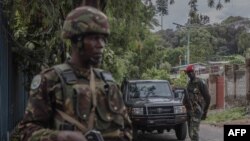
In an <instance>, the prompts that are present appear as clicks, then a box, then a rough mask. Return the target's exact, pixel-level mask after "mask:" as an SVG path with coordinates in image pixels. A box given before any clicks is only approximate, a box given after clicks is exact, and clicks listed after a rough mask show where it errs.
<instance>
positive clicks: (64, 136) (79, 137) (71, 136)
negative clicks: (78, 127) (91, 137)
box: [57, 131, 87, 141]
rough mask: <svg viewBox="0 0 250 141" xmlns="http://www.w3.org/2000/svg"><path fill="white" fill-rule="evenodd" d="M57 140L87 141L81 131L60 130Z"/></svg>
mask: <svg viewBox="0 0 250 141" xmlns="http://www.w3.org/2000/svg"><path fill="white" fill-rule="evenodd" d="M57 141H87V139H86V138H85V137H84V136H83V134H82V133H81V132H76V131H60V132H59V133H58V135H57Z"/></svg>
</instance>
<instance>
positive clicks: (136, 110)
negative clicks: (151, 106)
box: [132, 108, 143, 115]
mask: <svg viewBox="0 0 250 141" xmlns="http://www.w3.org/2000/svg"><path fill="white" fill-rule="evenodd" d="M132 114H133V115H143V108H133V109H132Z"/></svg>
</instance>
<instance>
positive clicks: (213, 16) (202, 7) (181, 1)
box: [154, 0, 250, 31]
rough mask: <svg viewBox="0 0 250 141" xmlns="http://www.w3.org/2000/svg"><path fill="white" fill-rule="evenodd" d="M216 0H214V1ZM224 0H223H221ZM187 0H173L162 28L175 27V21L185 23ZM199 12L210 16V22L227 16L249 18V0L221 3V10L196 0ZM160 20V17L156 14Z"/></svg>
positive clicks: (205, 0)
mask: <svg viewBox="0 0 250 141" xmlns="http://www.w3.org/2000/svg"><path fill="white" fill-rule="evenodd" d="M216 1H217V0H215V2H216ZM222 1H224V0H222ZM188 2H189V0H175V4H174V5H170V6H169V15H167V16H164V17H163V29H167V28H172V29H174V28H175V25H174V24H173V22H175V23H179V24H185V23H186V22H187V17H188V12H189V5H188ZM197 4H198V10H199V13H201V14H204V15H208V16H209V17H210V23H211V24H212V23H220V22H221V21H222V20H224V19H226V18H227V17H228V16H242V17H246V18H250V0H231V2H230V3H223V6H224V7H223V8H222V10H216V9H215V8H209V7H208V6H207V0H198V3H197ZM157 19H159V23H161V21H160V17H159V16H157ZM160 29H161V27H156V28H155V30H154V31H157V30H160Z"/></svg>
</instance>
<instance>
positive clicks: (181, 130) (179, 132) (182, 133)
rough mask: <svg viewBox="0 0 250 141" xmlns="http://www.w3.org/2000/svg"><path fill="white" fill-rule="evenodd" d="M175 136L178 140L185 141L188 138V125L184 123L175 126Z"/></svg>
mask: <svg viewBox="0 0 250 141" xmlns="http://www.w3.org/2000/svg"><path fill="white" fill-rule="evenodd" d="M175 135H176V137H177V139H178V140H185V138H186V136H187V124H186V122H185V123H182V124H178V125H176V126H175Z"/></svg>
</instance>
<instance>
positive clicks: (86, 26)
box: [61, 6, 110, 39]
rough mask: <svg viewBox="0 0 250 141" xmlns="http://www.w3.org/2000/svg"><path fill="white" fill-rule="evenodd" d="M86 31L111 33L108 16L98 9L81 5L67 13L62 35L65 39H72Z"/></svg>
mask: <svg viewBox="0 0 250 141" xmlns="http://www.w3.org/2000/svg"><path fill="white" fill-rule="evenodd" d="M86 33H100V34H105V35H109V33H110V30H109V23H108V19H107V16H106V15H105V14H104V13H102V12H101V11H99V10H98V9H95V8H93V7H89V6H81V7H78V8H76V9H74V10H72V11H71V12H70V13H69V14H68V15H67V17H66V19H65V21H64V24H63V29H62V35H61V36H62V38H63V39H71V38H72V37H74V36H77V35H84V34H86Z"/></svg>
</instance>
